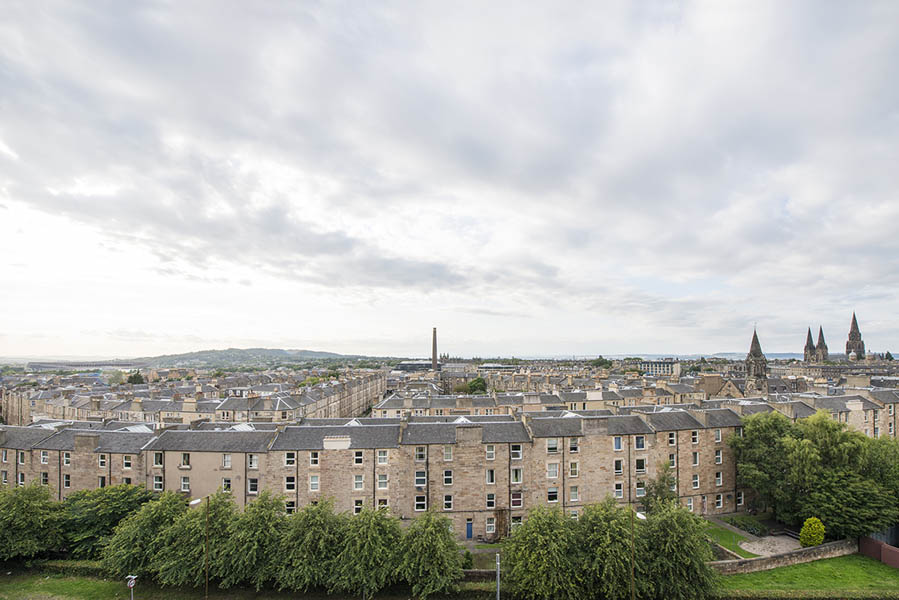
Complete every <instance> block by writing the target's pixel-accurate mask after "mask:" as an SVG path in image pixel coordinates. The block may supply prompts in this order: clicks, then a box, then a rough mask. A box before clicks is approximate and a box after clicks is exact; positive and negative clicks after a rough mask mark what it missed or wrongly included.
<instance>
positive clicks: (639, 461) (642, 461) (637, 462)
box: [634, 458, 646, 475]
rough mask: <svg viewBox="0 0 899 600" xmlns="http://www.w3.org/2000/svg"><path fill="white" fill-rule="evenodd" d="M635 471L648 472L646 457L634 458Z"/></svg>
mask: <svg viewBox="0 0 899 600" xmlns="http://www.w3.org/2000/svg"><path fill="white" fill-rule="evenodd" d="M641 464H642V465H643V466H642V467H641V466H640V465H641ZM634 472H635V473H638V474H641V475H642V474H643V473H646V459H645V458H635V459H634Z"/></svg>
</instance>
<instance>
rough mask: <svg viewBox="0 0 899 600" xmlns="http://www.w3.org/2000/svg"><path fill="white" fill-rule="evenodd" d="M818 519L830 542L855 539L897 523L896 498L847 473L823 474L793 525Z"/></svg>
mask: <svg viewBox="0 0 899 600" xmlns="http://www.w3.org/2000/svg"><path fill="white" fill-rule="evenodd" d="M809 517H818V518H820V519H821V521H822V522H823V523H824V525H825V527H827V531H828V533H829V534H830V537H831V538H832V539H837V540H839V539H843V538H855V537H859V536H862V535H867V534H869V533H872V532H874V531H879V530H881V529H884V528H886V527H889V526H890V525H893V524H894V523H896V522H897V521H899V509H897V502H896V496H894V495H893V494H892V493H890V492H889V491H888V490H886V489H884V488H883V487H882V486H880V485H879V484H877V483H876V482H875V481H873V480H871V479H866V478H863V477H861V476H859V475H858V474H856V473H854V472H849V471H842V470H837V471H825V472H823V473H822V474H821V476H820V478H819V480H818V481H817V483H816V485H815V486H814V488H813V489H811V491H810V492H809V493H808V495H807V498H806V500H805V502H804V503H803V505H802V509H801V511H800V512H799V514H798V518H797V519H796V520H795V521H793V522H794V523H799V522H802V521H803V520H805V519H807V518H809Z"/></svg>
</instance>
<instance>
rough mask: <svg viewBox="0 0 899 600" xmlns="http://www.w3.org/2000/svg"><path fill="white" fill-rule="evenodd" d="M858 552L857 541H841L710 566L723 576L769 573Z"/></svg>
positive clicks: (718, 562)
mask: <svg viewBox="0 0 899 600" xmlns="http://www.w3.org/2000/svg"><path fill="white" fill-rule="evenodd" d="M858 550H859V545H858V542H857V541H856V540H840V541H838V542H828V543H826V544H821V545H820V546H812V547H810V548H801V549H799V550H793V551H792V552H783V553H781V554H773V555H771V556H760V557H759V558H743V559H740V560H716V561H714V562H710V563H709V565H710V566H711V567H712V568H713V569H715V570H716V571H717V572H718V573H720V574H722V575H732V574H734V573H754V572H755V571H767V570H768V569H775V568H777V567H786V566H789V565H798V564H801V563H807V562H811V561H813V560H819V559H822V558H833V557H835V556H845V555H847V554H855V553H856V552H858Z"/></svg>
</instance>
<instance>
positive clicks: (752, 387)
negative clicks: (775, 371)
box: [743, 330, 768, 398]
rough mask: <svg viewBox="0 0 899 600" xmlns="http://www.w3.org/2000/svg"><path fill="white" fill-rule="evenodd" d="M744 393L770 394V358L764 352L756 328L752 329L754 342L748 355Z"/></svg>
mask: <svg viewBox="0 0 899 600" xmlns="http://www.w3.org/2000/svg"><path fill="white" fill-rule="evenodd" d="M743 395H744V396H746V397H747V398H748V397H751V396H766V397H767V396H768V359H766V358H765V355H764V354H762V345H761V344H759V336H758V334H757V333H756V332H755V330H753V331H752V343H751V344H750V345H749V354H747V355H746V388H745V391H744V392H743Z"/></svg>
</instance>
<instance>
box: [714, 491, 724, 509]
mask: <svg viewBox="0 0 899 600" xmlns="http://www.w3.org/2000/svg"><path fill="white" fill-rule="evenodd" d="M715 508H724V495H723V494H715Z"/></svg>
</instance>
